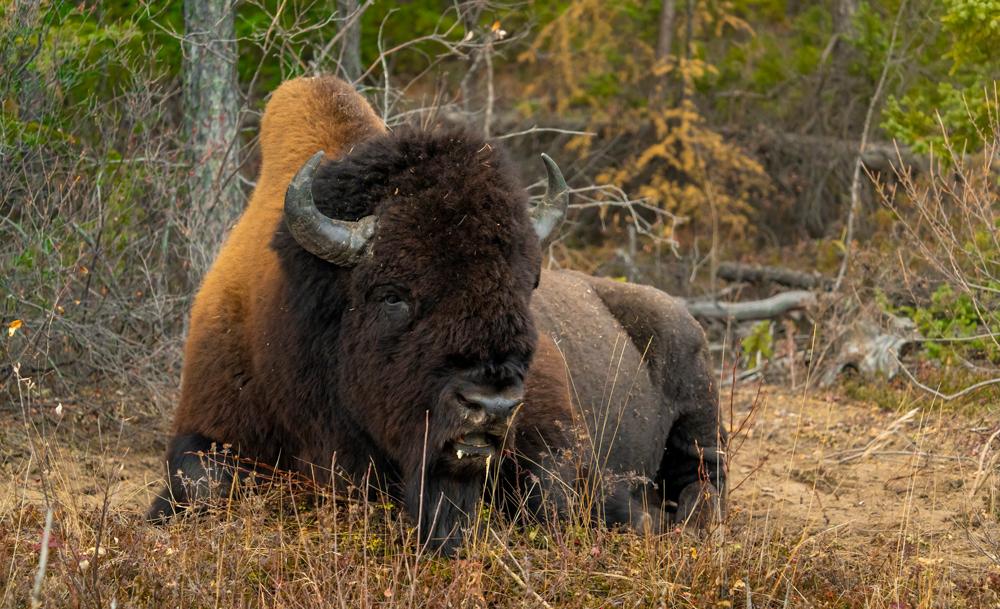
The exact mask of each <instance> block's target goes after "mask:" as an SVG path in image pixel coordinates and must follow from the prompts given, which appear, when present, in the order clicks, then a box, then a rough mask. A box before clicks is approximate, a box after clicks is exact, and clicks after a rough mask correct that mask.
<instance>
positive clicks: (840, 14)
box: [833, 0, 858, 38]
mask: <svg viewBox="0 0 1000 609" xmlns="http://www.w3.org/2000/svg"><path fill="white" fill-rule="evenodd" d="M857 12H858V0H836V1H835V2H834V5H833V31H834V32H835V33H837V34H838V35H840V36H841V37H845V38H850V36H851V34H853V30H854V15H855V14H857Z"/></svg>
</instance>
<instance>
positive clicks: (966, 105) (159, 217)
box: [0, 0, 1000, 396]
mask: <svg viewBox="0 0 1000 609" xmlns="http://www.w3.org/2000/svg"><path fill="white" fill-rule="evenodd" d="M0 23H2V29H0V40H2V41H3V44H2V47H0V48H2V51H0V100H2V113H0V135H2V137H0V158H2V159H3V161H2V166H0V173H2V175H0V218H2V223H0V233H2V239H0V243H2V245H0V255H2V260H3V262H4V272H3V273H2V274H0V299H2V301H0V302H2V316H3V323H4V325H5V326H7V327H8V331H9V334H10V336H9V337H8V338H9V340H7V341H4V342H3V343H2V345H3V346H2V348H3V349H4V351H5V357H4V359H5V366H4V372H3V373H2V374H3V376H4V378H5V379H8V378H10V377H11V376H12V373H13V364H14V363H19V364H21V365H22V366H24V367H25V368H24V370H25V372H27V371H28V370H31V371H33V372H35V373H36V375H37V373H41V374H43V375H49V376H51V377H54V378H57V379H59V380H60V381H71V380H75V379H91V380H93V379H94V378H97V377H101V378H113V379H115V380H116V381H117V382H122V383H127V384H128V385H129V386H131V387H133V388H134V387H137V386H138V387H144V388H146V390H147V391H148V393H149V394H150V396H155V395H158V394H159V393H161V392H160V391H159V389H160V388H162V387H163V386H170V385H172V384H174V383H175V380H176V378H177V371H178V361H179V357H178V353H179V344H180V339H181V337H182V336H183V319H184V315H185V313H186V311H187V307H188V304H189V303H190V299H191V296H192V294H193V292H194V290H195V289H196V287H197V285H198V281H199V279H200V276H201V274H202V273H203V272H204V270H205V269H206V268H207V265H208V264H209V263H210V261H211V258H212V255H213V253H214V252H215V251H216V249H217V247H218V245H219V242H220V240H221V238H222V237H223V235H224V234H225V230H226V227H228V226H230V225H231V224H232V222H233V220H234V219H235V218H236V217H237V215H238V214H239V211H240V210H241V209H242V206H243V205H244V204H245V202H246V200H247V197H248V195H249V193H250V191H251V190H252V186H253V180H254V176H255V173H256V168H257V164H258V159H259V155H258V149H257V147H256V140H255V136H256V128H257V122H258V120H259V117H260V113H261V110H262V108H263V105H264V103H265V101H266V97H267V94H268V93H269V92H270V91H272V90H273V89H274V88H275V87H276V86H277V85H278V83H280V82H281V81H283V80H285V79H288V78H291V77H294V76H298V75H302V74H313V73H319V72H331V73H337V74H340V75H341V76H344V77H345V78H348V79H350V80H352V81H355V82H356V84H357V86H358V87H359V88H360V89H361V90H362V91H364V92H365V93H366V94H367V95H368V97H369V99H370V100H371V101H372V103H373V104H374V105H375V107H376V108H377V109H378V111H379V112H380V113H381V114H382V115H383V116H384V117H385V118H386V120H387V123H388V124H389V125H390V126H393V125H398V124H400V123H403V122H407V121H409V122H414V121H420V120H423V121H425V122H426V121H429V120H448V121H452V122H460V123H464V124H468V125H470V126H472V128H474V129H479V130H482V131H483V132H484V133H486V134H488V135H490V136H493V137H497V138H498V139H500V140H501V141H503V143H504V144H506V145H508V146H509V147H510V148H511V149H512V151H513V153H514V156H515V157H516V158H517V159H519V161H520V163H521V165H522V167H523V171H522V174H523V175H524V176H525V178H526V181H527V182H528V183H530V182H531V181H532V180H534V179H537V178H538V177H539V176H538V175H537V174H538V171H537V165H538V163H537V153H538V152H542V151H547V152H549V153H550V154H552V155H554V156H556V158H557V159H558V160H559V161H560V163H561V164H562V166H563V168H564V172H565V173H566V174H567V176H568V178H569V180H570V184H571V186H573V187H575V190H576V196H575V197H574V208H575V209H574V212H573V214H572V216H571V220H572V228H571V229H570V230H568V231H565V233H564V235H563V238H562V239H561V240H560V242H559V243H558V244H557V246H556V247H555V248H553V250H552V255H551V259H550V261H549V264H550V265H553V266H569V267H574V268H580V269H582V270H585V271H589V272H597V273H601V274H605V275H612V276H617V277H623V278H626V279H629V280H633V281H642V282H646V283H652V284H654V285H657V286H659V287H661V288H664V289H667V290H668V291H670V292H671V293H674V294H676V295H679V296H683V297H689V298H690V297H694V298H703V299H705V298H707V299H708V300H712V301H718V300H738V299H741V298H744V299H745V298H748V297H754V296H758V297H759V296H762V295H769V292H768V290H769V289H770V288H769V286H768V285H766V284H765V285H764V286H756V287H758V288H760V289H757V290H754V289H752V288H754V287H755V286H752V285H749V284H747V283H746V281H742V282H740V281H738V280H741V279H743V277H742V276H741V275H740V271H741V269H740V268H737V269H736V270H735V271H734V270H733V268H732V265H727V264H726V263H727V262H755V263H763V264H772V265H778V266H780V267H787V268H788V269H790V270H795V271H806V272H808V273H811V274H814V275H818V276H819V277H818V279H817V282H816V283H815V284H814V285H816V286H820V285H826V284H824V283H823V282H824V281H825V280H826V279H824V278H829V279H831V280H833V281H834V283H835V287H836V288H837V290H836V291H837V292H839V293H849V294H850V295H851V298H853V299H855V300H856V301H857V303H856V304H861V305H864V304H868V303H873V302H878V303H881V304H880V310H882V311H884V312H887V313H894V314H896V315H902V316H906V317H909V318H911V319H914V320H916V322H917V324H918V325H919V326H920V329H921V330H922V331H923V334H924V335H925V336H926V337H928V338H933V337H936V336H942V337H945V338H955V337H959V336H971V335H980V334H989V333H991V332H993V331H995V330H996V329H997V319H996V316H995V314H990V313H989V312H988V311H989V309H995V308H994V307H992V306H990V305H992V303H993V300H992V298H993V297H995V295H996V283H995V282H996V279H997V276H996V264H997V250H996V249H995V243H996V235H995V232H996V230H997V226H996V224H992V222H995V220H994V219H992V218H995V214H996V206H995V203H989V202H988V203H987V209H986V212H988V213H991V214H993V216H992V218H991V217H979V218H978V220H979V222H980V224H981V225H980V224H975V223H973V224H968V223H967V225H966V226H965V227H964V228H963V227H961V226H959V227H958V228H957V229H956V228H955V227H952V226H948V227H943V228H947V229H948V231H951V232H954V230H957V231H958V234H955V235H952V236H953V237H954V238H953V239H951V240H950V242H949V243H936V242H935V238H934V237H932V238H930V239H928V237H927V235H925V234H924V232H925V231H927V230H934V229H933V226H931V225H929V224H928V222H929V221H928V220H926V219H921V218H922V216H921V214H922V212H921V210H920V209H915V205H916V206H917V207H919V205H918V204H919V203H921V201H922V200H924V199H926V196H925V195H926V193H927V192H929V190H928V189H930V190H931V191H932V190H934V189H940V187H941V186H942V185H941V184H935V181H936V180H938V178H940V177H941V176H942V175H944V174H947V172H948V171H951V170H953V168H954V167H955V163H956V162H958V163H967V164H969V166H970V169H969V171H967V172H966V173H969V172H974V169H972V168H971V166H972V164H973V163H974V162H975V161H974V160H973V159H975V158H977V157H976V155H977V154H978V155H979V158H990V157H992V155H990V154H988V153H989V152H991V151H992V152H995V150H993V149H992V148H991V147H992V146H994V145H995V127H996V120H997V117H996V109H997V103H996V101H997V99H996V89H995V79H996V78H997V77H998V74H1000V56H998V55H997V54H996V53H995V52H991V50H990V49H996V48H1000V4H998V3H997V2H995V1H993V0H944V1H929V0H913V1H907V0H902V1H888V2H874V3H872V2H862V1H860V0H828V1H825V2H781V1H776V0H725V1H722V0H713V1H709V2H698V1H695V0H664V1H662V2H639V1H629V0H625V1H621V2H599V1H596V0H573V1H568V2H567V1H560V2H538V1H534V2H510V3H501V2H489V1H484V0H476V1H463V2H453V3H449V2H441V1H430V0H427V1H423V0H416V1H411V2H399V3H394V2H374V1H365V2H356V1H348V0H338V1H337V2H333V1H328V2H323V1H316V2H290V1H288V0H274V1H270V0H268V1H263V0H253V1H247V2H238V3H235V4H229V3H199V2H190V3H187V5H186V6H185V3H183V2H142V1H139V2H79V3H72V2H15V3H13V4H8V5H7V6H6V7H5V8H4V9H3V13H2V21H0ZM432 114H433V115H434V116H431V115H432ZM984 151H986V154H984ZM963 167H964V165H963ZM980 169H981V168H980ZM979 173H982V172H981V171H980V172H979ZM988 174H989V170H987V176H986V177H985V178H984V177H983V176H982V175H979V176H978V177H979V179H980V180H982V179H986V181H987V183H988V184H987V185H988V186H989V187H991V188H995V186H996V183H995V181H992V180H991V178H989V176H988ZM949 180H950V177H949ZM928 182H929V184H928ZM535 185H536V186H538V185H539V184H538V183H536V184H535ZM535 192H536V193H537V192H538V191H537V190H535ZM991 192H992V191H991ZM925 207H926V206H925ZM924 211H926V210H924ZM938 211H941V212H942V213H944V214H945V215H946V216H947V215H955V216H956V217H958V215H960V214H959V211H960V210H958V209H957V208H954V209H945V208H943V207H942V208H941V209H940V210H938ZM966 211H968V210H966ZM928 213H930V215H931V216H933V213H931V212H928ZM924 215H927V214H924ZM939 228H942V227H939ZM908 240H909V241H913V240H916V241H919V242H921V243H922V244H923V245H924V247H914V246H913V244H912V243H909V242H908ZM855 246H860V247H859V248H857V247H855ZM938 246H943V247H958V248H960V249H963V250H968V251H967V252H966V256H967V257H971V258H977V259H978V260H979V262H981V264H980V263H978V262H977V261H976V260H972V259H971V258H970V260H965V261H959V262H958V263H957V264H958V267H956V268H950V267H949V268H948V269H942V268H938V267H939V266H940V264H939V261H940V260H941V259H942V258H946V257H947V256H946V255H943V254H942V252H941V251H939V250H940V248H939V247H938ZM970 247H971V248H972V249H973V250H975V252H972V251H971V250H970ZM984 265H985V266H984ZM951 266H954V265H951ZM720 267H721V269H722V271H723V276H725V277H727V278H728V279H729V280H730V281H734V280H737V281H735V283H736V284H737V285H736V286H732V285H730V286H729V287H728V289H727V288H723V287H720V283H719V281H720V280H719V272H720ZM726 273H728V274H726ZM734 273H735V274H736V275H737V276H735V277H734ZM970 274H972V275H975V277H966V276H969V275H970ZM950 275H955V276H954V277H949V276H950ZM959 276H962V277H966V279H965V280H963V279H961V278H960V277H959ZM845 277H846V278H847V279H849V280H850V281H849V283H850V284H851V285H850V289H849V290H847V291H845V290H846V288H845V286H844V285H842V283H843V281H844V279H845ZM991 281H992V282H993V283H991ZM970 282H971V283H973V284H976V285H981V286H982V287H984V288H987V289H985V290H984V289H977V288H974V287H970V286H969V285H968V284H969V283H970ZM793 283H795V282H793ZM799 283H801V282H799ZM807 283H808V282H807ZM889 286H891V287H889ZM991 286H992V287H991ZM771 287H773V286H771ZM827 287H828V286H827ZM770 291H771V292H773V291H774V290H773V289H770ZM765 292H768V293H765ZM984 299H986V300H984ZM987 301H988V302H987ZM126 312H127V313H126ZM852 315H853V314H852ZM768 316H771V315H770V314H769V312H768V314H765V315H762V316H761V317H768ZM836 317H837V316H836V315H833V316H832V317H831V315H827V316H826V318H827V319H828V320H829V319H832V318H836ZM730 321H731V319H730ZM12 324H13V325H12ZM828 325H830V324H828ZM832 325H834V326H835V325H836V324H832ZM14 326H18V328H14ZM744 326H745V327H744V328H743V329H742V330H741V331H740V332H738V334H740V335H741V336H736V337H735V338H736V339H739V340H743V339H745V338H746V336H747V335H755V336H756V337H757V338H751V345H750V347H751V349H750V350H751V351H752V352H753V353H752V355H754V356H756V355H757V354H758V353H760V351H761V349H760V347H759V346H758V343H759V342H760V341H759V340H758V338H759V337H760V335H761V334H762V333H764V334H766V335H767V336H766V337H765V343H766V344H764V345H763V347H764V349H763V352H764V354H765V355H766V354H769V353H770V352H771V351H773V349H772V348H771V347H770V345H771V344H773V343H775V342H776V341H777V340H778V338H777V336H776V333H777V334H782V329H781V328H779V327H776V326H775V324H773V323H770V322H768V323H767V325H766V326H765V327H761V326H759V324H758V326H754V327H750V326H746V324H744ZM807 336H808V332H807ZM924 350H925V351H927V349H924ZM941 350H942V349H941V348H937V349H935V347H934V346H933V345H932V346H931V348H930V351H931V355H935V356H940V355H941V354H940V351H941ZM944 350H945V351H948V352H949V353H952V352H953V351H954V349H944ZM973 350H974V351H975V354H974V355H976V356H977V357H978V359H982V357H986V359H988V360H990V361H994V362H995V361H996V360H997V358H998V357H1000V356H998V349H997V348H996V344H995V341H993V340H988V339H987V340H981V341H977V342H976V344H975V345H974V346H973ZM938 359H940V357H938Z"/></svg>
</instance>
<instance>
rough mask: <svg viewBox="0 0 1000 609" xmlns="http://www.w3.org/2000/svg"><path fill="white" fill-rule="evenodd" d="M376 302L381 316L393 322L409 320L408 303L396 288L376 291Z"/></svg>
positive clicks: (384, 288) (387, 287)
mask: <svg viewBox="0 0 1000 609" xmlns="http://www.w3.org/2000/svg"><path fill="white" fill-rule="evenodd" d="M376 302H378V305H379V308H381V309H382V312H383V314H385V316H386V317H387V318H389V320H391V321H393V322H397V323H399V322H405V321H407V320H408V319H409V318H410V302H409V301H408V300H407V298H406V295H405V294H404V293H403V292H401V291H400V290H398V289H396V288H393V287H389V286H386V287H383V288H381V289H379V290H377V294H376Z"/></svg>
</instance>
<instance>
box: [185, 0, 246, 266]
mask: <svg viewBox="0 0 1000 609" xmlns="http://www.w3.org/2000/svg"><path fill="white" fill-rule="evenodd" d="M234 13H235V7H234V3H233V1H232V0H185V2H184V39H183V50H184V63H183V72H184V74H183V78H184V91H183V104H184V125H185V130H184V132H185V133H186V134H187V135H188V141H187V154H188V161H189V162H190V164H191V170H190V173H189V178H188V196H189V205H190V206H189V209H188V210H186V212H187V213H186V214H182V217H184V218H185V219H186V220H185V224H186V227H187V233H188V238H189V248H188V251H189V256H190V263H191V269H190V270H191V273H192V276H193V277H195V278H197V277H200V276H201V275H202V274H204V272H205V271H206V270H208V267H209V265H210V264H211V262H212V260H213V259H214V257H215V254H216V252H217V251H218V248H219V246H220V245H221V243H222V239H223V237H224V236H225V233H226V230H227V228H228V227H229V223H230V222H231V221H232V219H233V218H235V216H236V214H237V213H238V212H239V208H240V192H239V187H238V182H237V176H236V172H237V170H238V166H239V165H238V157H239V141H238V138H239V100H238V98H237V88H236V58H237V54H236V33H235V29H234V26H233V23H234Z"/></svg>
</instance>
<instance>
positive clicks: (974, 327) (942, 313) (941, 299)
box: [877, 283, 1000, 364]
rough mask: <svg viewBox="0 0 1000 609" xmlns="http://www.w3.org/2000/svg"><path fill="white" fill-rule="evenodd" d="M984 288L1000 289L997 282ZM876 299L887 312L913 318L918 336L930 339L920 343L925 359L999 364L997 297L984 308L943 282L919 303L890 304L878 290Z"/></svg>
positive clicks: (999, 332)
mask: <svg viewBox="0 0 1000 609" xmlns="http://www.w3.org/2000/svg"><path fill="white" fill-rule="evenodd" d="M986 287H987V288H989V289H993V290H998V291H1000V283H996V284H995V285H991V286H986ZM877 300H878V302H879V304H880V306H881V307H882V309H883V310H885V311H886V312H888V313H891V314H893V315H903V316H905V317H908V318H910V319H912V320H913V322H914V323H915V324H916V326H917V330H918V331H919V332H920V334H921V336H923V337H924V338H927V339H932V340H928V341H926V342H924V343H923V347H924V353H925V355H926V356H927V357H928V358H930V359H932V360H936V361H939V362H942V363H944V364H952V363H955V362H956V361H957V359H956V358H957V357H964V358H977V359H978V358H982V359H986V360H989V361H990V362H993V363H1000V347H998V346H997V343H996V340H995V338H996V337H1000V308H998V307H1000V299H994V300H995V301H996V302H993V301H988V302H990V303H991V304H993V305H995V306H993V307H991V308H988V309H984V308H983V305H982V302H980V303H977V302H976V301H975V300H973V299H972V298H971V297H970V296H969V294H967V293H956V292H955V290H954V289H953V288H952V287H951V286H950V285H949V284H947V283H943V284H941V285H940V286H939V287H938V288H937V289H936V290H935V291H934V293H933V294H931V299H930V302H929V303H927V304H925V305H922V306H901V307H893V306H892V305H891V304H890V303H889V302H888V299H887V298H886V297H885V295H884V294H883V293H882V292H878V293H877ZM991 334H992V336H993V338H991V337H990V336H989V335H991ZM972 337H977V338H972ZM933 339H943V340H941V341H935V340H933ZM955 339H959V340H955ZM966 339H967V340H966Z"/></svg>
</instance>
